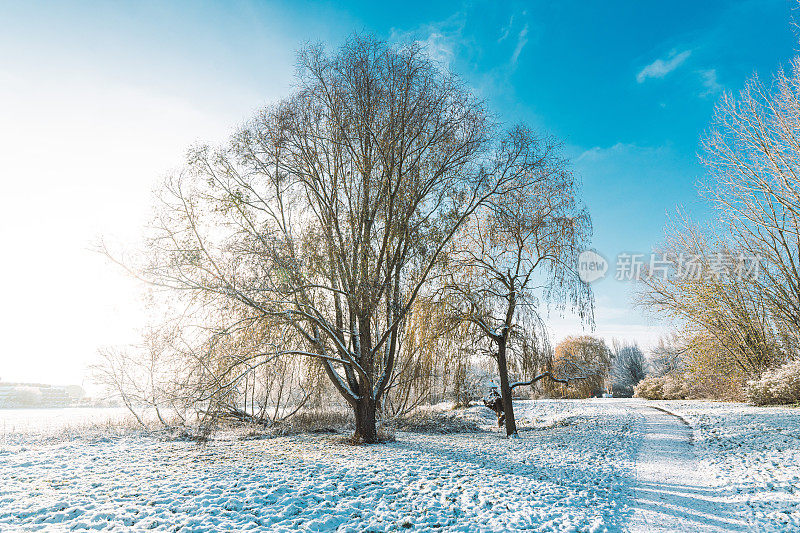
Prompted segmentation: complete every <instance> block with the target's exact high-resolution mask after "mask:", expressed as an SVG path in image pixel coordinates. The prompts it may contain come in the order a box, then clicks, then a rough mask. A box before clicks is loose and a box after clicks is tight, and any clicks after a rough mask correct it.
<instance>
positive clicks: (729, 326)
mask: <svg viewBox="0 0 800 533" xmlns="http://www.w3.org/2000/svg"><path fill="white" fill-rule="evenodd" d="M659 255H660V256H661V257H662V258H663V262H664V264H665V265H666V266H668V271H667V272H665V273H661V274H658V273H655V272H647V273H646V275H645V276H643V277H642V279H641V280H640V281H641V284H640V289H641V290H640V293H639V303H640V304H641V305H643V306H644V307H646V308H649V309H651V310H653V311H656V312H658V313H663V314H666V315H667V316H670V317H672V318H674V319H677V320H679V321H681V322H683V323H684V324H685V326H686V327H687V328H688V329H690V330H691V332H690V335H689V336H690V337H694V336H697V334H700V336H701V337H706V336H707V337H708V338H710V339H713V341H714V342H713V345H714V346H717V347H719V349H720V352H719V353H718V354H717V357H716V365H717V366H719V367H720V368H722V367H725V368H727V370H728V371H730V372H733V373H736V374H739V373H740V372H741V373H744V374H745V375H747V376H753V377H755V376H758V375H759V374H760V373H761V372H763V371H764V370H765V369H766V368H769V367H771V366H773V365H774V364H775V363H776V362H778V361H780V360H782V359H783V353H782V350H781V347H780V340H779V337H778V335H777V332H776V330H775V327H774V324H775V323H774V321H773V318H772V313H771V312H770V308H771V302H770V300H769V297H768V293H766V292H765V291H762V290H761V289H760V288H759V285H758V283H757V282H755V281H754V279H753V278H752V277H749V276H747V275H742V274H741V271H742V270H743V269H744V268H745V267H747V268H749V266H747V265H745V264H744V263H740V264H738V265H737V264H736V261H735V258H737V257H738V256H739V255H740V254H739V253H737V252H736V251H734V250H733V249H731V248H730V247H729V243H727V242H726V241H725V239H724V237H716V236H715V235H714V233H712V232H711V231H710V230H709V231H706V233H705V234H704V233H703V232H702V231H701V230H700V229H699V228H698V227H697V226H693V225H691V224H688V223H684V226H683V227H682V228H679V229H676V230H672V232H671V233H670V235H669V237H668V239H667V241H666V243H665V244H664V245H663V246H662V247H661V248H660V253H659ZM730 258H734V264H733V265H728V262H729V260H730ZM706 344H708V343H706Z"/></svg>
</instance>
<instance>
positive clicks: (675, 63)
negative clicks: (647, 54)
mask: <svg viewBox="0 0 800 533" xmlns="http://www.w3.org/2000/svg"><path fill="white" fill-rule="evenodd" d="M691 54H692V51H691V50H684V51H683V52H681V53H676V52H675V51H674V50H673V51H672V52H671V53H670V55H669V56H668V57H667V58H665V59H656V60H655V61H653V62H652V63H650V64H649V65H647V66H646V67H644V68H643V69H642V70H641V71H639V73H638V74H637V75H636V81H637V82H639V83H644V82H645V81H646V80H647V79H648V78H663V77H664V76H666V75H667V74H669V73H670V72H672V71H673V70H675V69H676V68H678V67H679V66H681V65H682V64H683V62H684V61H686V60H687V59H688V58H689V56H690V55H691Z"/></svg>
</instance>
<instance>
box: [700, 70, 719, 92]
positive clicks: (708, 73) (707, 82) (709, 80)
mask: <svg viewBox="0 0 800 533" xmlns="http://www.w3.org/2000/svg"><path fill="white" fill-rule="evenodd" d="M700 80H701V81H702V82H703V87H705V89H706V90H705V91H703V92H702V93H700V96H710V95H713V94H716V93H718V92H720V91H721V90H722V85H720V84H719V82H718V81H717V70H716V69H713V68H712V69H709V70H701V71H700Z"/></svg>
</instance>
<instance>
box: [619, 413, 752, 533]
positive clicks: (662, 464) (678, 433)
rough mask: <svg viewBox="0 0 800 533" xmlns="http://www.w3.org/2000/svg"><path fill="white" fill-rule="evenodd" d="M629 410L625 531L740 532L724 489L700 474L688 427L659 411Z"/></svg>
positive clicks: (741, 527) (742, 527)
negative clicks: (630, 467) (633, 441)
mask: <svg viewBox="0 0 800 533" xmlns="http://www.w3.org/2000/svg"><path fill="white" fill-rule="evenodd" d="M629 408H630V409H631V411H633V412H634V413H635V414H636V415H637V416H638V418H639V419H640V422H639V431H640V445H639V450H638V453H637V456H636V467H635V474H636V485H635V486H634V487H633V508H634V509H633V514H632V516H631V520H630V522H629V524H628V529H629V531H631V532H639V531H642V532H655V531H684V532H704V533H705V532H719V531H745V530H746V529H747V528H746V525H745V522H744V521H743V520H742V519H741V518H740V516H737V514H736V513H735V509H733V505H732V502H731V501H730V499H729V498H728V497H727V496H726V494H725V491H724V490H722V489H721V488H720V487H717V486H714V485H713V484H712V483H711V482H710V481H709V480H708V479H707V478H706V477H704V476H703V473H702V469H700V468H699V466H700V464H699V462H698V460H697V457H696V455H695V451H694V446H693V445H692V441H693V433H692V429H691V427H690V426H689V424H688V423H687V422H686V421H685V420H683V419H682V418H681V417H679V416H677V415H674V414H673V413H670V412H669V411H666V410H664V409H661V408H656V407H648V406H646V405H643V404H641V403H638V404H637V402H634V401H632V402H631V403H630V405H629Z"/></svg>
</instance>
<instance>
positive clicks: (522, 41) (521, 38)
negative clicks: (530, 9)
mask: <svg viewBox="0 0 800 533" xmlns="http://www.w3.org/2000/svg"><path fill="white" fill-rule="evenodd" d="M526 44H528V24H527V23H525V27H524V28H522V31H520V32H519V35H517V47H516V48H514V54H513V55H512V56H511V64H512V65H516V64H517V60H518V59H519V54H520V53H521V52H522V49H523V48H525V45H526Z"/></svg>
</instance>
